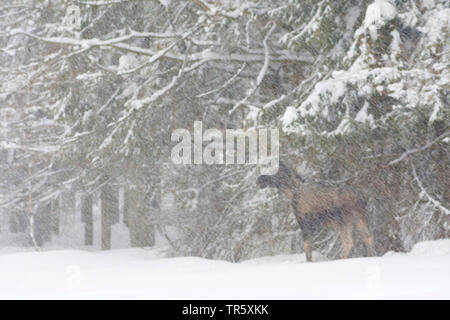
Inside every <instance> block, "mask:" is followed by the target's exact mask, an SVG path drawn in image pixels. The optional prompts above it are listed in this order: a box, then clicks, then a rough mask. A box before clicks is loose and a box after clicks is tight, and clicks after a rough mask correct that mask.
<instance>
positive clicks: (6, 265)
mask: <svg viewBox="0 0 450 320" xmlns="http://www.w3.org/2000/svg"><path fill="white" fill-rule="evenodd" d="M319 260H320V259H319ZM0 298H2V299H29V298H39V299H54V298H56V299H314V298H321V299H335V298H337V299H370V298H374V299H397V298H407V299H418V298H420V299H449V298H450V239H446V240H438V241H429V242H422V243H419V244H417V245H416V246H415V247H414V248H413V250H412V251H411V252H410V253H388V254H386V255H385V256H383V257H374V258H355V259H347V260H336V261H322V262H316V263H305V258H304V255H303V254H298V255H288V256H273V257H263V258H258V259H253V260H248V261H245V262H243V263H235V264H233V263H229V262H224V261H216V260H214V261H213V260H205V259H200V258H194V257H183V258H167V257H164V254H163V251H162V250H161V249H149V250H145V249H123V250H113V251H108V252H87V251H78V250H64V251H47V252H21V253H7V254H2V255H0Z"/></svg>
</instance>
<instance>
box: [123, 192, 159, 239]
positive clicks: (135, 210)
mask: <svg viewBox="0 0 450 320" xmlns="http://www.w3.org/2000/svg"><path fill="white" fill-rule="evenodd" d="M124 211H125V212H126V221H127V225H128V228H129V229H130V243H131V246H132V247H149V246H153V245H154V243H155V239H154V231H153V229H152V226H151V224H150V216H149V206H148V205H147V203H146V201H145V196H144V195H143V193H142V192H141V191H139V190H138V188H134V189H128V190H127V191H126V192H125V206H124Z"/></svg>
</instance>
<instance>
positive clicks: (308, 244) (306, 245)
mask: <svg viewBox="0 0 450 320" xmlns="http://www.w3.org/2000/svg"><path fill="white" fill-rule="evenodd" d="M303 249H304V250H305V255H306V261H308V262H312V241H311V239H303Z"/></svg>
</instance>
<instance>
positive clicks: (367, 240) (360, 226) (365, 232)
mask: <svg viewBox="0 0 450 320" xmlns="http://www.w3.org/2000/svg"><path fill="white" fill-rule="evenodd" d="M355 227H356V230H358V233H359V234H360V236H361V238H362V240H363V241H364V245H365V246H366V250H367V255H368V256H369V257H373V256H374V255H375V250H374V249H373V239H372V235H371V234H370V231H369V229H368V228H367V225H366V223H365V222H364V220H363V219H362V218H358V219H357V220H356V223H355Z"/></svg>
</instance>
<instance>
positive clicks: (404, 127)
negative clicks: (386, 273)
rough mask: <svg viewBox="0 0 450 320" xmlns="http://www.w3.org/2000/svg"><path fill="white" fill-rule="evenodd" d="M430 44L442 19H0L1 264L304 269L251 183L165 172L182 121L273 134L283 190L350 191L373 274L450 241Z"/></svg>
mask: <svg viewBox="0 0 450 320" xmlns="http://www.w3.org/2000/svg"><path fill="white" fill-rule="evenodd" d="M449 32H450V3H449V2H448V1H446V0H272V1H264V0H2V1H1V3H0V251H1V250H2V249H4V248H18V250H19V249H20V250H37V251H43V250H46V249H50V248H60V249H73V248H77V249H82V250H109V249H114V248H130V247H138V248H143V247H153V246H161V247H164V248H165V250H166V252H167V254H169V255H171V256H195V257H202V258H208V259H217V260H226V261H230V262H241V261H244V260H248V259H253V258H258V257H263V256H271V255H278V254H297V253H298V254H300V253H303V245H302V241H303V240H302V231H301V230H300V228H299V226H298V223H297V221H296V219H295V217H294V215H293V213H292V208H291V206H290V203H289V201H288V200H287V199H286V198H285V197H283V196H280V194H279V192H277V191H276V190H274V189H259V188H258V186H257V184H256V180H257V178H258V171H257V168H256V166H255V165H250V164H244V165H238V164H237V165H195V164H192V165H178V164H174V163H173V162H172V161H171V150H172V148H173V146H174V142H173V141H171V134H172V132H173V131H174V130H175V129H177V128H186V129H188V130H190V131H191V132H192V130H193V125H194V121H202V123H203V127H204V128H216V129H219V130H225V129H244V130H250V129H252V128H253V129H254V128H261V127H275V128H279V129H280V159H281V160H282V161H283V162H284V163H287V164H288V165H289V166H290V167H292V168H295V170H296V172H297V173H298V175H299V176H301V177H302V179H304V180H305V181H307V182H314V183H320V184H323V185H326V186H331V187H336V188H342V187H349V188H353V189H354V190H358V192H359V194H360V195H361V197H362V199H363V201H364V204H365V216H366V220H367V224H368V227H369V229H370V231H371V233H372V234H373V237H374V246H375V251H376V255H378V256H381V255H384V254H385V253H386V252H388V251H395V252H408V251H410V250H411V249H412V248H413V246H414V245H415V244H416V243H418V242H422V241H427V240H437V239H446V238H450V148H449V144H450V36H449ZM314 237H315V238H314V243H315V247H314V250H315V251H317V252H319V253H320V254H321V255H322V256H324V257H326V258H327V259H337V258H339V257H340V251H341V246H340V242H339V241H340V240H339V235H338V234H336V232H334V231H333V230H329V229H326V228H324V229H323V230H321V231H320V232H318V233H317V234H315V235H314ZM364 253H365V251H364V245H363V243H362V241H359V240H358V241H356V242H355V247H354V249H353V251H352V253H351V257H361V256H364Z"/></svg>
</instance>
